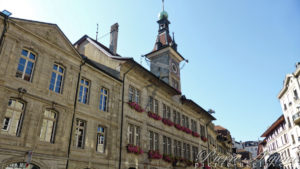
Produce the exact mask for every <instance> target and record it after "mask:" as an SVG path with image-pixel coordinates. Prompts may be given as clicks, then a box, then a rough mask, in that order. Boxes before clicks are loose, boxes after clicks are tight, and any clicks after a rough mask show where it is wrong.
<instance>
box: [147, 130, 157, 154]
mask: <svg viewBox="0 0 300 169" xmlns="http://www.w3.org/2000/svg"><path fill="white" fill-rule="evenodd" d="M149 134H150V150H159V136H158V133H155V132H153V131H149Z"/></svg>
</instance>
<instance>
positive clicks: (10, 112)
mask: <svg viewBox="0 0 300 169" xmlns="http://www.w3.org/2000/svg"><path fill="white" fill-rule="evenodd" d="M24 109H25V105H24V103H23V102H21V101H19V100H16V99H10V100H9V101H8V107H7V109H6V112H5V116H4V119H3V124H2V132H3V133H7V134H9V135H14V136H19V134H20V130H21V126H22V121H23V120H22V118H23V115H24Z"/></svg>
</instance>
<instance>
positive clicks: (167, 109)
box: [163, 104, 171, 120]
mask: <svg viewBox="0 0 300 169" xmlns="http://www.w3.org/2000/svg"><path fill="white" fill-rule="evenodd" d="M163 118H165V119H169V120H171V109H170V107H169V106H167V105H166V104H163Z"/></svg>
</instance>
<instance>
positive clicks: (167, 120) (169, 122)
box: [162, 118, 174, 126]
mask: <svg viewBox="0 0 300 169" xmlns="http://www.w3.org/2000/svg"><path fill="white" fill-rule="evenodd" d="M162 122H163V123H164V124H165V125H168V126H173V125H174V123H173V122H172V121H171V120H169V119H166V118H163V119H162Z"/></svg>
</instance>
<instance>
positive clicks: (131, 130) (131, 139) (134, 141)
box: [127, 124, 141, 146]
mask: <svg viewBox="0 0 300 169" xmlns="http://www.w3.org/2000/svg"><path fill="white" fill-rule="evenodd" d="M140 134H141V129H140V127H138V126H135V125H132V124H128V135H127V136H128V143H129V144H131V145H135V146H139V145H140Z"/></svg>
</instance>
